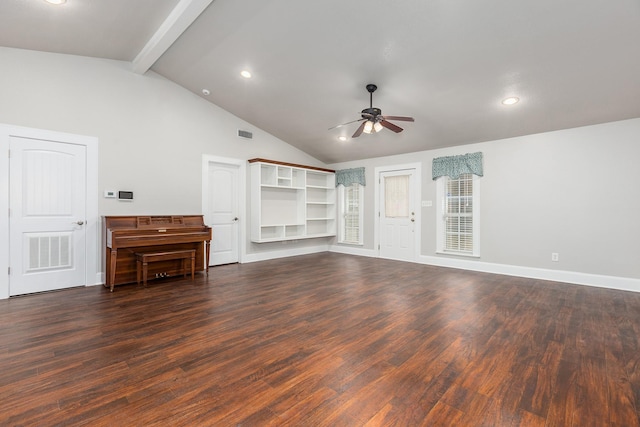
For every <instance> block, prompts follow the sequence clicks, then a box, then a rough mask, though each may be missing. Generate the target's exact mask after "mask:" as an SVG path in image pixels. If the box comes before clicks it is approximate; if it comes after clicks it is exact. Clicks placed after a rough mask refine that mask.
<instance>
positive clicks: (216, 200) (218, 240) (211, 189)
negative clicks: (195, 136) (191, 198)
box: [205, 162, 240, 265]
mask: <svg viewBox="0 0 640 427" xmlns="http://www.w3.org/2000/svg"><path fill="white" fill-rule="evenodd" d="M239 169H240V168H239V166H237V165H234V164H226V163H218V162H210V163H209V174H208V193H209V194H208V205H207V207H206V209H205V210H206V212H205V221H206V223H207V224H208V225H209V226H211V231H212V233H213V237H212V239H211V257H210V262H209V264H210V265H221V264H231V263H234V262H238V243H239V241H240V237H239V227H238V215H239V198H238V194H239V193H238V189H239V185H238V182H239Z"/></svg>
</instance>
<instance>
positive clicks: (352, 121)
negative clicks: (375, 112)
mask: <svg viewBox="0 0 640 427" xmlns="http://www.w3.org/2000/svg"><path fill="white" fill-rule="evenodd" d="M362 120H366V119H358V120H351V121H350V122H347V123H343V124H341V125H338V126H334V127H332V128H329V130H332V129H337V128H341V127H342V126H345V125H350V124H351V123H355V122H360V121H362Z"/></svg>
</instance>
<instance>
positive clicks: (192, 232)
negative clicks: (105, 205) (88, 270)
mask: <svg viewBox="0 0 640 427" xmlns="http://www.w3.org/2000/svg"><path fill="white" fill-rule="evenodd" d="M104 224H105V242H106V247H105V254H106V266H105V267H106V280H105V282H106V283H105V286H106V287H108V288H109V289H111V291H112V292H113V287H114V286H115V285H121V284H124V283H132V282H135V281H136V279H137V277H136V256H135V254H136V253H137V252H153V251H170V250H184V249H195V251H196V267H195V269H196V271H203V270H205V271H206V272H207V273H208V272H209V250H210V244H211V227H208V226H207V225H205V224H204V217H203V215H179V216H178V215H175V216H174V215H172V216H105V217H104ZM178 274H182V263H181V261H180V260H169V261H160V262H157V263H153V264H152V265H150V266H149V276H150V277H154V276H155V275H162V276H163V277H164V276H173V275H178Z"/></svg>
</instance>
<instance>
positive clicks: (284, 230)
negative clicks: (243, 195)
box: [249, 159, 336, 243]
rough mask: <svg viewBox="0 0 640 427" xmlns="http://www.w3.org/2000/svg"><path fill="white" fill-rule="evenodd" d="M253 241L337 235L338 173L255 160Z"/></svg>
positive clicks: (252, 218)
mask: <svg viewBox="0 0 640 427" xmlns="http://www.w3.org/2000/svg"><path fill="white" fill-rule="evenodd" d="M249 163H251V166H250V167H251V241H253V242H257V243H264V242H277V241H281V240H297V239H308V238H313V237H328V236H335V235H336V190H335V172H334V171H332V170H329V169H322V168H316V167H313V166H304V165H296V164H291V163H283V162H277V161H274V160H266V159H251V160H249Z"/></svg>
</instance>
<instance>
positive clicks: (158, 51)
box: [132, 0, 213, 74]
mask: <svg viewBox="0 0 640 427" xmlns="http://www.w3.org/2000/svg"><path fill="white" fill-rule="evenodd" d="M211 2H213V0H180V1H179V2H178V4H177V5H176V7H174V8H173V10H172V11H171V13H170V14H169V16H167V19H165V20H164V22H163V23H162V25H160V27H159V28H158V30H157V31H156V32H155V34H154V35H153V36H152V37H151V38H150V39H149V41H148V42H147V44H146V45H145V46H144V47H143V48H142V50H141V51H140V53H138V55H137V56H136V57H135V59H134V60H133V62H132V65H133V71H134V72H135V73H138V74H144V73H146V72H147V71H148V70H149V68H151V67H152V66H153V64H154V63H155V62H156V61H157V60H158V59H159V58H160V57H161V56H162V55H163V54H164V53H165V52H166V51H167V49H169V47H171V45H172V44H173V42H175V41H176V40H177V39H178V37H180V35H181V34H182V33H183V32H184V31H185V30H186V29H187V28H189V25H191V24H192V23H193V22H194V21H195V20H196V19H197V18H198V16H200V14H201V13H202V12H203V11H204V10H205V9H206V8H207V6H209V4H211Z"/></svg>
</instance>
